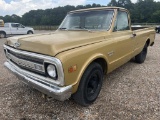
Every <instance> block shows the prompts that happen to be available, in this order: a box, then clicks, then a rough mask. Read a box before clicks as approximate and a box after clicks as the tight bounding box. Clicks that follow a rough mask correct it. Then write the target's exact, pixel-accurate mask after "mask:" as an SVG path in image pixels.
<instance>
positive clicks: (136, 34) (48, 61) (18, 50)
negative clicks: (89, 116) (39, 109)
mask: <svg viewBox="0 0 160 120" xmlns="http://www.w3.org/2000/svg"><path fill="white" fill-rule="evenodd" d="M134 29H135V28H131V20H130V14H129V12H128V10H126V9H124V8H120V7H99V8H90V9H82V10H75V11H71V12H69V13H68V14H67V16H66V17H65V19H64V20H63V22H62V24H61V25H60V27H59V28H58V29H57V30H56V31H55V32H52V33H45V34H37V35H30V36H17V37H11V38H8V40H7V41H6V43H5V44H4V51H5V55H6V58H7V61H6V62H5V66H6V67H7V68H8V69H10V70H11V71H12V72H13V73H15V74H16V75H18V76H20V77H19V78H20V80H22V81H23V82H24V83H26V84H28V85H30V86H32V87H33V88H36V89H38V90H39V91H41V92H42V93H44V94H46V95H48V96H50V97H53V98H55V99H57V100H60V101H64V100H66V99H69V98H70V97H72V98H73V99H74V100H75V102H77V103H78V104H80V105H82V106H88V105H90V104H92V103H93V102H94V101H95V100H96V99H97V97H98V95H99V93H100V90H101V87H102V84H103V80H104V79H103V78H104V75H105V74H108V73H110V72H112V71H113V70H115V69H116V68H118V67H120V66H121V65H123V64H125V63H126V62H128V61H130V59H132V58H135V62H137V63H139V64H140V63H143V62H144V61H145V59H146V55H147V50H148V47H149V46H152V45H153V44H154V39H155V30H154V28H143V29H136V30H134ZM126 74H127V73H126ZM13 92H14V91H13Z"/></svg>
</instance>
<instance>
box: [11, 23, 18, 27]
mask: <svg viewBox="0 0 160 120" xmlns="http://www.w3.org/2000/svg"><path fill="white" fill-rule="evenodd" d="M18 25H19V24H11V26H12V27H14V28H15V27H16V28H17V27H18Z"/></svg>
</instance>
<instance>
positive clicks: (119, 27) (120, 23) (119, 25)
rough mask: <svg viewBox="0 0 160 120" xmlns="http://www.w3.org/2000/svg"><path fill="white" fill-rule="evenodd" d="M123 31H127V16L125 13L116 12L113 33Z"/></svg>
mask: <svg viewBox="0 0 160 120" xmlns="http://www.w3.org/2000/svg"><path fill="white" fill-rule="evenodd" d="M124 30H129V22H128V14H127V13H126V12H122V11H118V14H117V19H116V21H115V26H114V31H124Z"/></svg>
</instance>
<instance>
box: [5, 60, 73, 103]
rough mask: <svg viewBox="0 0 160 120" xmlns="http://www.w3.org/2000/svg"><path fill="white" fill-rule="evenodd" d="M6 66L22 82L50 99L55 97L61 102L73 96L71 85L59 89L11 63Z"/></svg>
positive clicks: (8, 62) (6, 63)
mask: <svg viewBox="0 0 160 120" xmlns="http://www.w3.org/2000/svg"><path fill="white" fill-rule="evenodd" d="M4 65H5V66H6V67H7V68H8V69H9V70H11V71H12V72H13V73H15V74H16V75H18V76H20V77H21V79H20V80H22V81H23V82H24V83H26V84H28V85H29V86H31V87H33V88H35V89H37V90H39V91H41V92H42V93H44V94H47V95H48V96H50V97H53V98H55V99H57V100H60V101H64V100H66V99H68V98H70V97H71V94H72V86H71V85H70V86H65V87H59V86H56V85H53V84H51V83H47V82H44V81H42V80H41V79H39V78H36V77H33V75H29V73H28V72H27V71H25V70H23V69H21V68H19V67H18V66H16V65H14V64H13V63H11V62H10V61H7V62H5V63H4Z"/></svg>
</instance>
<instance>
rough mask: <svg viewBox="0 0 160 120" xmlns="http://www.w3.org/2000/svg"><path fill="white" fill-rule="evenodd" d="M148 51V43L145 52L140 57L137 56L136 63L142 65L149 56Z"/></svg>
mask: <svg viewBox="0 0 160 120" xmlns="http://www.w3.org/2000/svg"><path fill="white" fill-rule="evenodd" d="M147 50H148V45H147V43H146V44H145V46H144V48H143V50H142V51H141V52H140V53H139V54H138V55H136V56H135V61H136V62H137V63H140V64H141V63H143V62H144V61H145V59H146V56H147Z"/></svg>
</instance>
